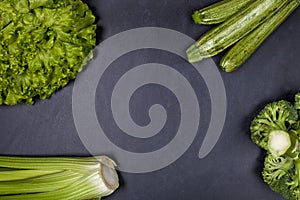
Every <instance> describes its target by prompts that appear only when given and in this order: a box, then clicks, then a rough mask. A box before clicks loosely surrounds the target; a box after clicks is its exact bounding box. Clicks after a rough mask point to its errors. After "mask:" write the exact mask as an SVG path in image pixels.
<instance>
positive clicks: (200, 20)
mask: <svg viewBox="0 0 300 200" xmlns="http://www.w3.org/2000/svg"><path fill="white" fill-rule="evenodd" d="M253 1H254V0H223V1H220V2H217V3H214V4H212V5H210V6H207V7H205V8H203V9H201V10H197V11H195V13H194V14H193V16H192V17H193V20H194V22H195V23H196V24H218V23H221V22H224V21H225V20H226V19H228V18H229V17H231V16H232V15H234V14H235V13H237V12H238V11H240V10H241V9H243V8H244V7H246V6H247V5H249V4H250V3H251V2H253Z"/></svg>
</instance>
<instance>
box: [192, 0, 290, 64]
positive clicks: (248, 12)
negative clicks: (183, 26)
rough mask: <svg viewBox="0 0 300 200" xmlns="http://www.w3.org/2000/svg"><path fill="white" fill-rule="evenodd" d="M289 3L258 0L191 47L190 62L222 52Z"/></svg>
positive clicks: (280, 0)
mask: <svg viewBox="0 0 300 200" xmlns="http://www.w3.org/2000/svg"><path fill="white" fill-rule="evenodd" d="M288 1H289V0H256V1H255V2H253V3H252V4H250V5H249V6H247V7H246V8H245V9H244V10H243V11H241V12H239V13H238V14H236V15H234V16H232V17H231V18H230V19H228V20H227V21H225V22H224V23H222V24H221V25H219V26H217V27H215V28H214V29H212V30H211V31H209V32H208V33H206V34H204V35H203V36H202V38H200V40H198V41H197V42H196V43H195V44H193V45H192V46H191V47H189V48H188V50H187V56H188V60H189V61H190V62H192V63H193V62H197V61H200V60H202V59H204V58H207V57H211V56H214V55H216V54H218V53H220V52H222V51H223V50H225V49H227V48H228V47H229V46H231V45H233V44H234V43H236V42H237V41H238V40H240V39H242V38H243V37H244V36H246V35H247V34H248V33H250V32H251V31H252V30H254V29H255V28H256V27H257V26H259V25H260V24H262V23H263V22H264V21H265V19H266V18H267V17H268V16H269V15H273V14H274V13H276V12H277V11H278V10H279V9H280V8H281V7H282V6H283V5H285V4H286V3H287V2H288Z"/></svg>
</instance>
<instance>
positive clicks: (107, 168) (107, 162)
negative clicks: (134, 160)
mask: <svg viewBox="0 0 300 200" xmlns="http://www.w3.org/2000/svg"><path fill="white" fill-rule="evenodd" d="M97 159H98V161H100V163H101V168H100V172H99V174H100V177H101V178H102V179H103V182H104V185H105V187H106V188H107V195H109V194H111V193H113V192H114V191H115V190H116V189H117V188H118V187H119V178H118V174H117V172H116V169H115V166H116V164H115V162H114V161H113V160H111V159H110V158H108V157H106V156H101V157H98V158H97Z"/></svg>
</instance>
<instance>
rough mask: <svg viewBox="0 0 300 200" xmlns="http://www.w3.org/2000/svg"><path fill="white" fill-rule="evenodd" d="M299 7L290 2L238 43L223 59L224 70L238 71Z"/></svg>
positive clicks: (295, 1) (293, 0)
mask: <svg viewBox="0 0 300 200" xmlns="http://www.w3.org/2000/svg"><path fill="white" fill-rule="evenodd" d="M299 5H300V3H299V2H298V1H297V0H292V1H290V2H289V3H288V4H287V5H285V6H284V7H283V8H282V9H280V10H279V11H278V12H277V13H276V14H275V15H274V16H271V17H270V18H269V19H268V20H267V21H266V22H264V23H263V24H262V25H260V26H259V27H258V28H256V29H255V30H254V31H252V32H251V33H250V34H249V35H247V36H246V37H244V38H243V39H241V40H240V41H239V42H238V43H236V44H235V45H234V46H233V47H232V48H231V49H230V50H229V51H228V52H227V53H226V54H225V56H224V57H223V58H222V60H221V62H220V65H221V68H222V70H223V71H225V72H233V71H235V70H236V69H238V68H239V66H241V65H242V64H243V63H244V62H245V61H246V60H247V59H248V58H249V57H250V56H251V55H252V54H253V53H254V52H255V50H256V49H257V48H258V47H259V46H260V45H261V44H262V43H263V42H264V41H265V40H266V39H267V38H268V37H269V36H270V35H271V34H272V33H273V32H274V31H275V30H276V29H277V28H278V27H279V26H280V25H281V24H282V23H283V22H284V21H285V20H286V18H288V16H289V15H290V14H291V13H292V12H293V11H294V10H295V9H296V8H297V7H298V6H299Z"/></svg>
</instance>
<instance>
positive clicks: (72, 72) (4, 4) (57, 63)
mask: <svg viewBox="0 0 300 200" xmlns="http://www.w3.org/2000/svg"><path fill="white" fill-rule="evenodd" d="M0 15H1V20H0V57H1V59H0V77H1V78H0V105H1V104H7V105H15V104H18V103H26V104H33V103H34V99H35V98H36V97H39V98H41V99H45V98H49V97H50V96H51V95H52V94H53V93H54V92H55V91H57V90H58V89H60V88H62V87H64V86H66V85H67V84H68V83H69V81H70V80H72V79H75V78H76V75H77V73H78V72H80V71H81V70H82V68H83V67H84V66H85V65H86V63H87V62H88V60H89V59H91V57H92V50H93V48H94V47H95V45H96V33H95V29H96V25H95V17H94V15H93V14H92V12H91V10H90V9H89V7H88V6H87V5H86V4H85V3H83V2H82V1H81V0H12V1H7V0H3V1H1V2H0Z"/></svg>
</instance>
